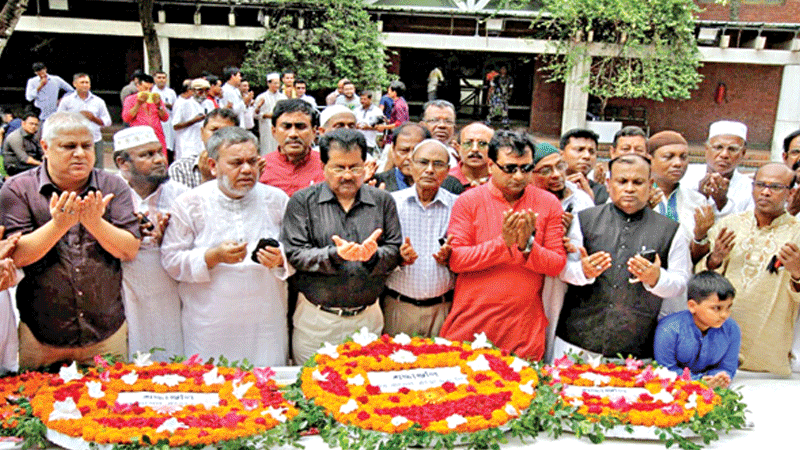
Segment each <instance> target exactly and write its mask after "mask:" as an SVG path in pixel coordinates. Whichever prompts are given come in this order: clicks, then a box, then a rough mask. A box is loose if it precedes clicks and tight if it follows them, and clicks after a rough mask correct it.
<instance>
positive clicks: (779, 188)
mask: <svg viewBox="0 0 800 450" xmlns="http://www.w3.org/2000/svg"><path fill="white" fill-rule="evenodd" d="M753 187H754V188H755V189H756V190H759V191H763V190H764V189H769V190H770V191H772V192H783V190H784V189H791V188H790V187H789V186H786V185H785V184H778V183H764V182H763V181H755V182H753Z"/></svg>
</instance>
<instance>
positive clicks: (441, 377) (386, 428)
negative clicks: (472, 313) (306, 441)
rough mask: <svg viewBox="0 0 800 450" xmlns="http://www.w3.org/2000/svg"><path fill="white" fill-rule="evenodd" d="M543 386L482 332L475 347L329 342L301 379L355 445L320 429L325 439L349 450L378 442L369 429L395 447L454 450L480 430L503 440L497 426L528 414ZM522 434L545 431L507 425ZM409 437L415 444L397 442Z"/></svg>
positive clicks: (378, 340)
mask: <svg viewBox="0 0 800 450" xmlns="http://www.w3.org/2000/svg"><path fill="white" fill-rule="evenodd" d="M409 380H410V381H409ZM537 384H538V376H537V372H536V370H535V369H534V368H533V367H531V365H530V364H529V363H528V362H526V361H524V360H522V359H520V358H517V357H515V356H512V355H510V354H509V353H508V352H504V351H501V350H498V349H496V348H493V347H492V345H491V344H490V343H489V342H488V341H487V340H486V336H485V335H483V334H481V335H476V340H475V341H474V342H472V343H471V344H470V343H461V342H451V341H448V340H446V339H442V338H436V339H433V340H431V339H425V338H419V337H414V338H411V337H409V336H407V335H405V334H399V335H397V336H395V337H394V338H392V337H390V336H388V335H383V336H381V337H378V336H376V335H374V334H372V333H369V332H368V331H367V330H366V328H364V329H362V330H361V331H360V332H358V333H356V334H355V335H353V340H352V341H349V342H345V343H343V344H341V345H339V346H333V345H330V344H327V343H326V344H325V346H324V347H323V348H321V349H320V350H319V351H318V352H317V354H316V355H315V356H314V357H313V358H311V359H310V360H309V361H308V362H307V363H306V366H305V367H304V368H303V370H302V373H301V376H300V387H301V389H302V394H303V395H304V396H305V398H306V399H309V400H312V401H313V405H315V406H316V407H318V408H321V409H322V410H323V411H324V414H326V415H327V417H332V418H333V419H335V421H336V422H338V424H340V425H344V426H345V427H346V428H348V429H349V431H348V432H349V433H350V434H351V438H350V439H342V437H344V435H343V434H342V433H339V434H338V435H337V434H336V433H333V438H331V439H326V427H322V429H321V430H320V431H321V432H322V434H323V436H322V437H323V439H326V441H328V442H329V444H331V443H332V442H335V443H336V445H340V444H341V443H342V442H343V441H348V442H350V447H351V448H357V447H361V448H367V447H370V446H371V445H373V444H374V443H375V440H370V439H369V433H368V432H365V430H372V431H378V432H382V433H378V434H379V435H380V436H381V437H379V438H377V439H378V440H381V439H382V440H386V439H389V438H391V439H394V441H392V444H393V446H402V445H412V444H418V443H422V444H425V445H430V444H432V443H436V442H441V443H442V444H444V445H445V446H447V447H451V446H452V445H454V444H456V443H463V442H464V440H466V441H469V440H470V439H469V436H470V435H473V434H475V433H479V432H481V430H487V431H492V430H494V432H496V433H497V434H492V436H494V437H489V439H490V440H491V439H495V441H496V440H501V439H502V436H501V435H502V433H503V431H497V430H498V427H501V426H504V425H507V424H508V425H510V424H511V423H513V422H515V421H516V420H514V419H522V418H523V416H526V414H527V413H528V412H529V411H530V406H531V404H532V402H533V401H534V400H535V399H536V391H535V388H536V386H537ZM550 406H551V405H548V406H547V408H549V407H550ZM527 419H528V421H529V422H530V421H532V420H533V421H535V419H532V418H531V417H527ZM332 425H333V424H332ZM334 428H335V426H334ZM340 428H341V427H340ZM522 428H525V429H526V430H527V435H535V434H536V432H538V430H539V429H540V428H541V427H538V426H536V425H531V423H526V426H525V427H520V428H519V430H517V429H515V428H513V427H511V426H506V429H512V434H519V435H524V434H526V433H523V432H521V430H522ZM465 433H468V434H465ZM353 434H356V435H357V436H356V438H352V435H353ZM490 434H491V433H490ZM403 435H405V436H406V437H409V439H408V440H403V439H402V438H395V437H392V436H403ZM443 435H444V436H449V437H448V438H447V439H441V438H440V437H441V436H443ZM411 436H413V437H411ZM481 436H483V437H482V438H487V436H489V435H481ZM373 438H374V435H373ZM417 438H418V439H419V440H418V441H416V440H415V439H417ZM432 439H433V441H432ZM331 441H332V442H331ZM386 445H389V444H386ZM387 448H388V447H387Z"/></svg>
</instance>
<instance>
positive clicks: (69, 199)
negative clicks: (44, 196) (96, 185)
mask: <svg viewBox="0 0 800 450" xmlns="http://www.w3.org/2000/svg"><path fill="white" fill-rule="evenodd" d="M80 212H81V200H80V199H79V198H78V194H76V193H74V192H67V191H64V192H62V193H61V195H56V193H55V192H53V195H51V196H50V216H51V217H52V218H53V223H54V224H55V225H56V227H58V228H60V229H63V230H67V229H70V228H72V227H73V226H75V225H77V224H78V222H79V221H80Z"/></svg>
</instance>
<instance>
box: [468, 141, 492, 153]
mask: <svg viewBox="0 0 800 450" xmlns="http://www.w3.org/2000/svg"><path fill="white" fill-rule="evenodd" d="M475 145H477V146H478V148H479V149H481V150H486V149H487V148H489V143H488V142H486V141H479V140H475V139H470V140H468V141H464V148H472V147H473V146H475Z"/></svg>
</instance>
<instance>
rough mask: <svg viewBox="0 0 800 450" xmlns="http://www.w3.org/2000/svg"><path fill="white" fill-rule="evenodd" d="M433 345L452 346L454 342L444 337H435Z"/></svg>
mask: <svg viewBox="0 0 800 450" xmlns="http://www.w3.org/2000/svg"><path fill="white" fill-rule="evenodd" d="M433 343H434V344H436V345H450V344H452V342H450V341H448V340H447V339H445V338H443V337H435V338H433Z"/></svg>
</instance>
